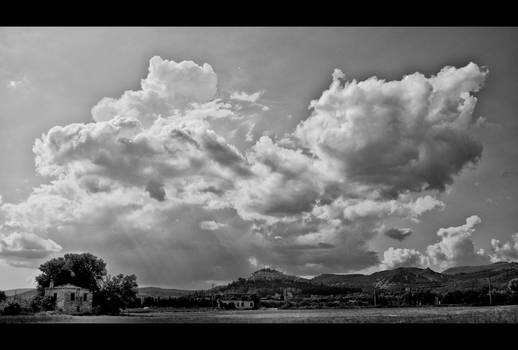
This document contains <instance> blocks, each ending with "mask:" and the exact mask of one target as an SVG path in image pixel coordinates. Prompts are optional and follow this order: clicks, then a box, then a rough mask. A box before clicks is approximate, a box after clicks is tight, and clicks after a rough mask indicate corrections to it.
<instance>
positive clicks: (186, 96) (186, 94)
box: [91, 56, 218, 126]
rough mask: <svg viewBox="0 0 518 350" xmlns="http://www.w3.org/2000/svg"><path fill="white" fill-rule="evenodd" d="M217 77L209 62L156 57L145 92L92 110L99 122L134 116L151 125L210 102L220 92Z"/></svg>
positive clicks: (105, 102) (143, 83) (128, 93)
mask: <svg viewBox="0 0 518 350" xmlns="http://www.w3.org/2000/svg"><path fill="white" fill-rule="evenodd" d="M217 83H218V80H217V75H216V73H214V71H213V69H212V67H211V66H210V65H209V64H207V63H205V64H203V66H199V65H197V64H196V63H194V62H192V61H182V62H180V63H177V62H175V61H172V60H171V61H169V60H163V59H162V58H161V57H159V56H154V57H153V58H151V59H150V61H149V73H148V76H147V77H146V78H145V79H142V81H141V87H142V89H141V90H138V91H126V92H125V93H124V94H123V95H122V96H121V97H120V98H119V99H114V98H103V99H102V100H101V101H100V102H99V103H98V104H97V105H95V106H94V107H93V108H92V111H91V112H92V116H93V119H94V120H95V121H98V122H99V121H108V120H110V119H112V118H114V117H115V116H118V115H119V116H125V117H133V118H137V119H139V120H140V122H141V123H143V124H144V125H146V126H147V125H150V124H151V123H152V122H153V121H154V120H155V119H156V118H158V117H159V116H164V117H167V116H169V115H171V114H173V113H174V110H175V109H184V108H186V107H187V106H188V105H189V104H191V103H194V102H197V103H203V102H208V101H210V100H212V99H213V98H214V96H215V95H216V89H217Z"/></svg>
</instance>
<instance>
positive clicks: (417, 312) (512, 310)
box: [0, 305, 518, 323]
mask: <svg viewBox="0 0 518 350" xmlns="http://www.w3.org/2000/svg"><path fill="white" fill-rule="evenodd" d="M0 323H518V305H510V306H493V307H464V306H459V307H423V308H372V309H321V310H275V309H260V310H249V311H215V310H191V311H186V310H160V309H156V310H150V311H149V312H146V313H141V312H138V313H137V312H133V313H131V312H130V313H126V314H123V315H120V316H70V315H57V314H50V313H40V314H36V315H30V316H28V315H25V316H23V315H22V316H0Z"/></svg>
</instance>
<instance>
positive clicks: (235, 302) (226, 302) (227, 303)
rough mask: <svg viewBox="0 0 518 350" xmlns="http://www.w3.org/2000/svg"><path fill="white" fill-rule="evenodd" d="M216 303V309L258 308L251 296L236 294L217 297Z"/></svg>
mask: <svg viewBox="0 0 518 350" xmlns="http://www.w3.org/2000/svg"><path fill="white" fill-rule="evenodd" d="M216 303H217V308H218V309H229V308H231V309H238V310H251V309H254V308H256V307H257V306H258V305H256V304H255V302H254V300H253V298H252V296H251V295H248V294H238V293H234V294H226V295H219V296H218V297H217V298H216Z"/></svg>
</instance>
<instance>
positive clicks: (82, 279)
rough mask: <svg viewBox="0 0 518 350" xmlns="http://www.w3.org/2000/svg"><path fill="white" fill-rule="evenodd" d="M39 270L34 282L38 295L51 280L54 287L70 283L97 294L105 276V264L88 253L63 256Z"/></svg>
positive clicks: (41, 266)
mask: <svg viewBox="0 0 518 350" xmlns="http://www.w3.org/2000/svg"><path fill="white" fill-rule="evenodd" d="M39 269H40V271H41V272H42V274H40V275H39V276H37V277H36V282H37V283H38V291H39V293H40V295H42V294H43V292H44V290H45V288H47V287H49V285H50V281H51V280H53V281H54V285H56V286H57V285H60V284H66V283H71V284H74V285H76V286H78V287H83V288H87V289H90V290H92V291H94V293H97V292H98V291H99V288H100V284H101V282H102V280H103V277H104V276H106V263H105V262H104V261H103V260H102V259H100V258H98V257H96V256H94V255H92V254H90V253H82V254H65V256H64V257H59V258H54V259H51V260H49V261H47V262H46V263H44V264H42V265H40V268H39Z"/></svg>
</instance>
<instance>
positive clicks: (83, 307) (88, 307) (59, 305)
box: [45, 282, 93, 314]
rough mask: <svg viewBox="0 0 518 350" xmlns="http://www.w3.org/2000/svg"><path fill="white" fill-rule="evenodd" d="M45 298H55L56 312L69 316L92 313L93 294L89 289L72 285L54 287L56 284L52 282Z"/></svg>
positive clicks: (46, 290) (46, 289)
mask: <svg viewBox="0 0 518 350" xmlns="http://www.w3.org/2000/svg"><path fill="white" fill-rule="evenodd" d="M45 296H50V297H52V298H54V301H55V302H56V310H58V311H62V312H64V313H67V314H77V313H86V312H91V311H92V297H93V293H92V291H90V290H89V289H85V288H81V287H78V286H75V285H73V284H70V283H67V284H62V285H59V286H54V283H53V282H51V283H50V286H49V288H45Z"/></svg>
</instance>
